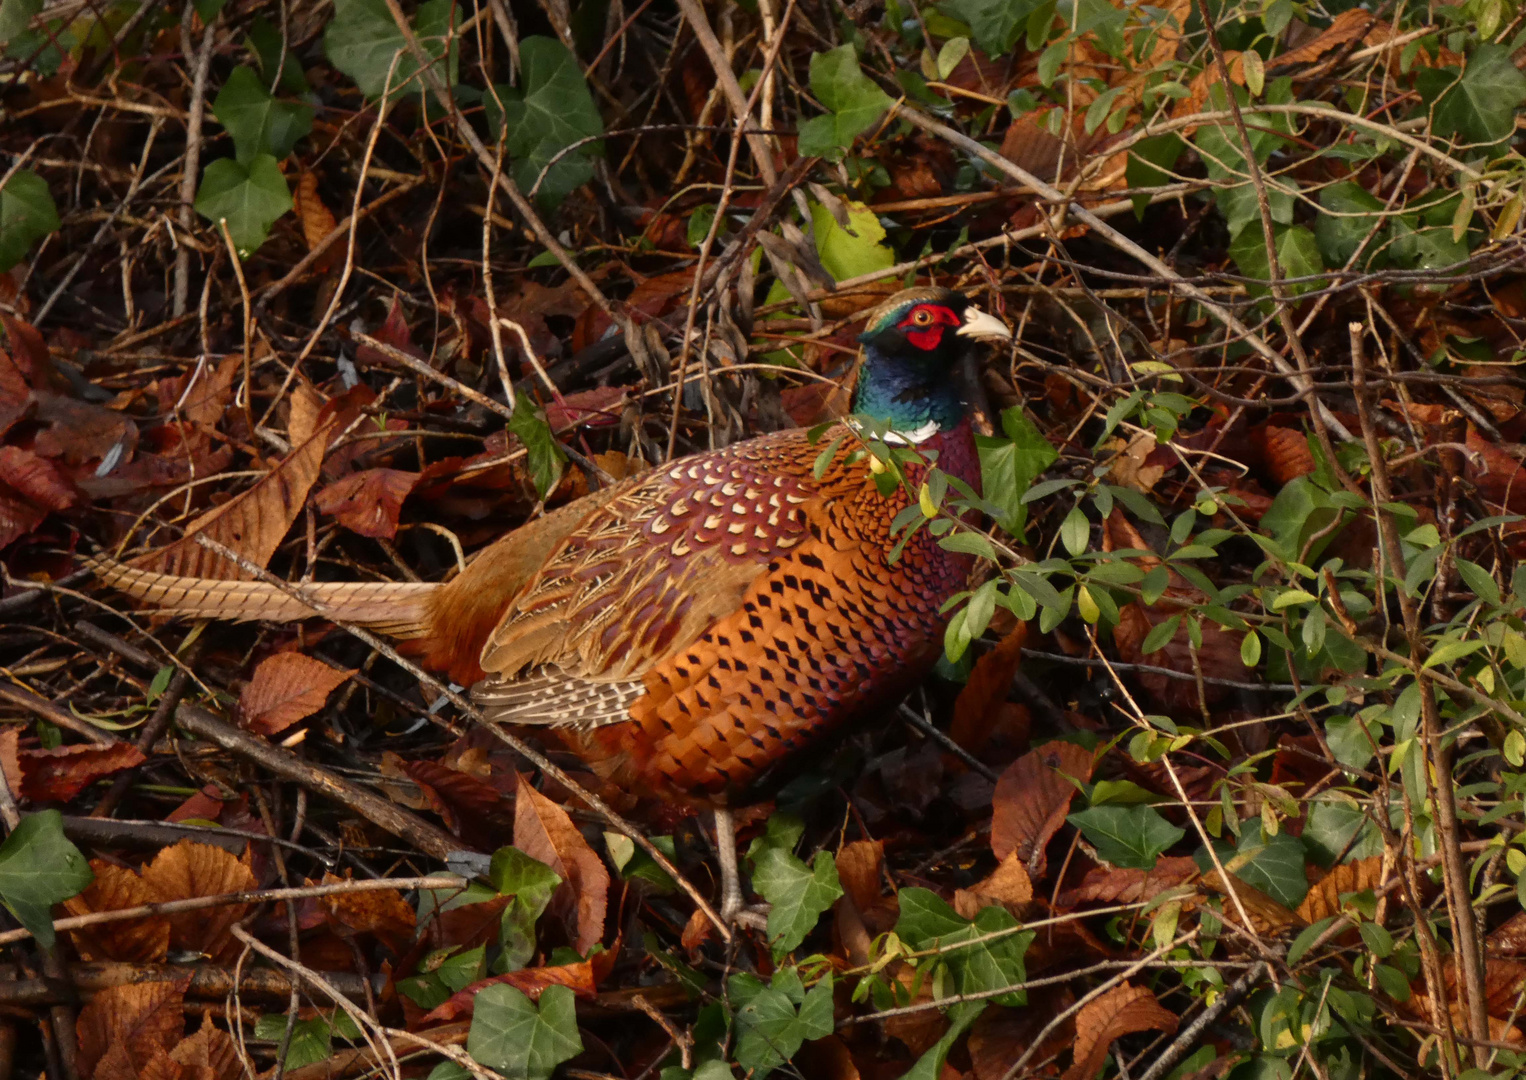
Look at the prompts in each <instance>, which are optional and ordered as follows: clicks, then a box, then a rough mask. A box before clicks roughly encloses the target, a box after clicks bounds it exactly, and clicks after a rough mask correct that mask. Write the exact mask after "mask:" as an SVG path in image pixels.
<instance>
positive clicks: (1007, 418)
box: [975, 405, 1060, 539]
mask: <svg viewBox="0 0 1526 1080" xmlns="http://www.w3.org/2000/svg"><path fill="white" fill-rule="evenodd" d="M1001 428H1002V432H1003V433H1004V434H1005V435H1006V438H1005V439H1000V438H987V437H985V436H983V435H977V436H976V437H975V445H976V446H977V448H978V449H979V451H980V484H981V495H982V496H983V497H984V498H985V500H986V501H987V502H989V503H990V504H991V505H992V506H993V507H995V508H996V509H997V510H998V511H999V516H998V517H997V522H996V523H997V524H998V525H999V526H1001V528H1002V529H1003V530H1004V531H1005V532H1007V533H1008V534H1009V535H1011V536H1014V537H1016V538H1018V539H1021V538H1022V535H1023V526H1024V525H1025V524H1027V521H1028V505H1027V503H1026V502H1025V501H1024V498H1023V497H1024V496H1025V495H1027V494H1028V492H1029V489H1030V488H1032V486H1033V481H1034V480H1036V479H1037V478H1038V477H1039V476H1040V475H1042V474H1043V472H1044V470H1045V469H1047V468H1049V466H1051V465H1053V464H1054V463H1055V461H1057V460H1058V459H1059V456H1060V455H1059V452H1058V451H1057V450H1055V448H1054V447H1053V446H1051V445H1050V444H1049V440H1048V439H1046V438H1044V435H1043V433H1042V432H1041V431H1039V429H1038V428H1037V427H1035V426H1034V425H1033V422H1032V421H1031V420H1029V419H1028V416H1027V414H1026V413H1024V412H1023V409H1022V406H1020V405H1014V406H1013V407H1012V408H1010V409H1007V410H1005V411H1004V412H1003V413H1002V414H1001Z"/></svg>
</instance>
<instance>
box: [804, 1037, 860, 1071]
mask: <svg viewBox="0 0 1526 1080" xmlns="http://www.w3.org/2000/svg"><path fill="white" fill-rule="evenodd" d="M792 1064H793V1066H794V1068H796V1069H799V1070H800V1075H801V1076H809V1077H811V1080H860V1078H859V1071H858V1066H857V1065H855V1064H853V1055H852V1054H851V1053H850V1052H849V1051H848V1044H847V1043H845V1042H843V1041H842V1040H841V1039H839V1038H838V1037H837V1036H836V1035H828V1036H827V1037H826V1038H825V1039H812V1040H811V1041H809V1042H807V1043H806V1044H805V1045H804V1046H802V1047H801V1048H800V1051H799V1053H797V1054H796V1055H795V1056H794V1058H793V1059H792Z"/></svg>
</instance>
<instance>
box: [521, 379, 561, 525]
mask: <svg viewBox="0 0 1526 1080" xmlns="http://www.w3.org/2000/svg"><path fill="white" fill-rule="evenodd" d="M509 433H510V434H512V435H514V436H515V437H516V438H518V439H519V441H520V442H521V443H522V444H523V445H524V448H525V451H526V453H527V454H528V455H529V462H530V479H531V481H532V482H533V483H534V484H535V493H536V494H537V495H538V496H540V497H541V498H542V499H544V498H545V497H546V496H547V495H549V494H551V492H553V491H555V490H556V485H557V484H559V483H561V480H562V471H563V470H564V469H565V468H566V466H567V451H565V450H563V449H562V444H561V443H559V442H557V441H556V436H555V435H554V434H553V433H552V431H551V425H550V423H548V422H547V420H546V412H545V410H544V409H542V408H541V407H540V406H539V405H536V404H535V402H534V401H532V400H531V399H530V396H529V395H528V394H526V393H525V392H524V391H522V390H521V391H519V392H518V393H517V394H516V395H515V398H514V415H513V416H512V417H510V418H509Z"/></svg>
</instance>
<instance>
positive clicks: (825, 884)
mask: <svg viewBox="0 0 1526 1080" xmlns="http://www.w3.org/2000/svg"><path fill="white" fill-rule="evenodd" d="M804 831H805V826H804V825H803V824H801V822H800V821H799V819H797V818H794V817H791V816H790V815H788V814H774V815H773V816H772V817H770V818H769V819H768V828H767V831H766V832H765V833H764V835H762V836H760V837H758V838H757V839H756V840H754V841H753V842H752V845H751V846H750V847H749V848H748V849H747V858H748V859H749V860H751V862H752V884H753V887H754V888H755V889H757V890H758V893H759V895H761V896H762V897H763V899H765V900H767V901H768V902H769V904H770V905H771V907H770V908H769V912H768V939H769V943H770V944H771V945H772V946H773V950H774V955H775V956H784V955H785V954H786V953H789V952H791V951H792V950H794V949H796V948H798V947H799V946H800V944H801V943H802V942H803V941H805V938H806V935H807V934H809V933H810V932H811V931H812V930H814V929H815V928H816V923H817V922H818V921H819V920H820V919H821V916H822V914H823V913H824V912H826V911H827V909H829V908H830V907H831V906H832V905H833V904H834V903H835V902H836V901H837V898H838V897H839V896H841V895H842V885H841V883H840V882H839V881H838V878H837V863H836V861H835V860H834V859H833V858H832V853H831V852H830V851H818V852H817V853H816V854H815V856H814V857H813V858H812V859H811V863H810V865H809V866H807V865H806V864H805V863H804V862H802V861H801V860H800V859H799V858H798V857H796V855H795V853H794V849H795V846H796V845H797V844H798V843H799V842H800V837H801V835H802V834H803V833H804Z"/></svg>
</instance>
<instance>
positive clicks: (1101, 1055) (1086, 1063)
mask: <svg viewBox="0 0 1526 1080" xmlns="http://www.w3.org/2000/svg"><path fill="white" fill-rule="evenodd" d="M1176 1025H1177V1018H1176V1014H1175V1013H1173V1012H1170V1011H1168V1010H1167V1009H1166V1008H1165V1007H1164V1006H1162V1005H1161V1003H1160V1002H1158V1001H1156V1000H1155V995H1154V994H1152V993H1150V991H1149V990H1148V989H1146V988H1145V987H1143V986H1130V985H1128V984H1127V983H1125V984H1123V985H1122V986H1115V987H1114V988H1113V989H1111V990H1109V991H1108V992H1107V993H1105V994H1103V995H1102V996H1101V997H1098V998H1096V999H1095V1000H1093V1001H1089V1002H1087V1003H1086V1004H1085V1005H1083V1006H1081V1011H1080V1012H1078V1013H1077V1014H1076V1045H1075V1050H1074V1052H1073V1054H1072V1057H1071V1061H1072V1065H1071V1066H1070V1068H1069V1069H1066V1070H1065V1076H1064V1078H1063V1080H1091V1078H1092V1077H1094V1076H1096V1075H1097V1073H1098V1071H1099V1070H1100V1069H1101V1068H1102V1065H1103V1062H1104V1061H1106V1060H1107V1052H1108V1049H1109V1048H1110V1047H1111V1046H1112V1045H1113V1040H1115V1039H1121V1038H1122V1037H1123V1036H1125V1035H1132V1034H1133V1033H1134V1032H1136V1031H1164V1032H1165V1033H1166V1034H1167V1035H1170V1034H1173V1033H1175V1031H1176Z"/></svg>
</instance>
